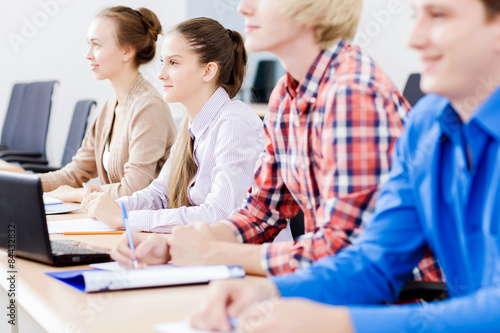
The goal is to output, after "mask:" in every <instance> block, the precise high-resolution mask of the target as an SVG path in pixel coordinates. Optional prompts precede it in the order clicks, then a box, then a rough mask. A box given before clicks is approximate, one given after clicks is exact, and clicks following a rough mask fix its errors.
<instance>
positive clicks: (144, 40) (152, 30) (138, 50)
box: [97, 6, 162, 67]
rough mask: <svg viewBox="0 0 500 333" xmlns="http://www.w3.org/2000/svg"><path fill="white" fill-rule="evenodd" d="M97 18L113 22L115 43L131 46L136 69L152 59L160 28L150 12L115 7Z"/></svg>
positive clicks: (142, 9) (156, 19) (103, 11)
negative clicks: (114, 25) (105, 18)
mask: <svg viewBox="0 0 500 333" xmlns="http://www.w3.org/2000/svg"><path fill="white" fill-rule="evenodd" d="M97 17H107V18H110V19H112V20H114V21H115V23H116V28H115V33H116V41H117V43H118V45H120V46H122V47H123V46H131V47H133V48H134V49H135V58H134V62H135V64H136V66H137V67H139V66H140V65H142V64H146V63H148V62H150V61H151V60H153V59H154V57H155V54H156V41H157V40H158V35H159V34H161V32H162V27H161V24H160V21H159V20H158V17H157V16H156V14H155V13H153V12H152V11H151V10H149V9H147V8H137V9H136V10H134V9H132V8H130V7H126V6H116V7H110V8H105V9H103V10H102V11H101V12H100V13H99V14H97Z"/></svg>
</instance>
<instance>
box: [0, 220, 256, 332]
mask: <svg viewBox="0 0 500 333" xmlns="http://www.w3.org/2000/svg"><path fill="white" fill-rule="evenodd" d="M79 217H82V218H84V217H86V214H84V213H70V214H64V215H54V216H49V220H61V219H74V218H79ZM120 237H121V235H81V236H63V235H51V238H52V239H76V240H81V241H85V242H87V243H93V244H96V245H101V246H106V247H113V246H114V245H115V243H116V242H117V241H118V240H119V239H120ZM7 259H8V257H7V254H6V252H4V251H0V286H1V293H0V294H1V295H0V297H1V298H0V299H1V300H2V302H0V304H1V305H0V308H2V309H3V310H1V311H2V312H1V313H0V317H1V318H2V319H1V321H2V322H1V323H0V331H2V332H4V330H3V329H2V328H3V327H7V329H8V327H9V326H10V325H5V323H6V321H7V319H5V318H6V313H7V312H6V311H7V310H6V305H5V304H6V302H7V300H8V299H7V297H6V294H7V290H8V289H9V288H8V281H7V280H6V276H7V271H8V269H7V267H8V266H7ZM15 266H16V270H17V286H16V302H17V306H18V308H17V315H18V324H19V326H18V327H19V332H29V333H32V332H51V333H52V332H56V333H70V332H75V333H76V332H82V333H83V332H155V331H154V329H153V327H154V325H156V324H159V323H164V322H169V321H178V320H183V319H184V316H185V315H186V314H187V313H189V312H190V311H191V310H192V309H193V307H194V306H195V305H197V304H198V303H199V302H200V300H201V299H202V298H203V296H204V293H205V290H206V288H207V286H206V285H196V286H183V287H164V288H152V289H136V290H123V291H114V292H100V293H95V294H86V293H83V292H81V291H79V290H77V289H75V288H73V287H71V286H69V285H66V284H65V283H62V282H61V281H58V280H56V279H54V278H52V277H49V276H47V275H46V274H45V272H51V271H60V270H73V269H84V268H86V266H73V267H65V268H56V267H52V266H48V265H44V264H40V263H36V262H33V261H29V260H23V259H21V258H16V262H15ZM251 278H255V277H251ZM4 302H5V303H4ZM7 332H8V331H7Z"/></svg>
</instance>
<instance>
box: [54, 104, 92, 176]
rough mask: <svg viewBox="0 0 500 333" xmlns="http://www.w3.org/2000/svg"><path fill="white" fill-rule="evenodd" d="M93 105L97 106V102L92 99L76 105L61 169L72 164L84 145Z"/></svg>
mask: <svg viewBox="0 0 500 333" xmlns="http://www.w3.org/2000/svg"><path fill="white" fill-rule="evenodd" d="M93 105H96V101H93V100H90V99H84V100H81V101H78V102H77V103H76V105H75V110H74V111H73V118H72V120H71V126H70V127H69V132H68V138H67V139H66V147H65V148H64V153H63V157H62V161H61V167H63V166H65V165H66V164H68V163H69V162H71V159H72V158H73V156H75V155H76V152H77V151H78V149H79V148H80V146H81V145H82V141H83V138H84V137H85V131H86V129H87V118H88V117H89V113H90V110H91V109H92V106H93Z"/></svg>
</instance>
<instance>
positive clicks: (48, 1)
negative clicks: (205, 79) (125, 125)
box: [0, 0, 185, 165]
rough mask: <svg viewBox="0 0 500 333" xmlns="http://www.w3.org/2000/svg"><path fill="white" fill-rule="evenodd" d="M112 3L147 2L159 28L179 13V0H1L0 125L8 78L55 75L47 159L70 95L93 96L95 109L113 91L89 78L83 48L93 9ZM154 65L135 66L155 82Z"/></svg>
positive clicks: (58, 151)
mask: <svg viewBox="0 0 500 333" xmlns="http://www.w3.org/2000/svg"><path fill="white" fill-rule="evenodd" d="M5 5H6V6H7V8H5ZM115 5H125V6H130V7H132V8H137V7H147V8H149V9H151V10H153V11H154V12H155V13H156V14H157V15H158V17H159V19H160V21H161V23H162V25H163V27H164V29H167V28H168V27H170V26H172V25H174V24H176V23H178V22H180V21H182V20H183V19H184V18H185V2H184V0H182V1H180V0H175V1H173V0H168V1H165V0H163V1H161V0H141V1H138V0H135V1H133V0H121V1H118V0H86V1H81V0H80V1H76V0H23V1H9V2H6V3H5V4H4V8H3V10H2V11H1V12H0V31H1V33H0V50H1V51H0V73H1V80H0V128H2V127H1V126H3V121H4V117H5V113H6V111H7V106H8V103H9V98H10V93H11V89H12V85H13V83H15V82H29V81H38V80H39V81H42V80H51V79H56V80H58V81H59V82H60V85H59V89H58V91H57V94H56V99H55V101H54V107H53V109H52V114H51V120H50V124H49V134H48V138H47V156H48V158H49V161H50V162H51V164H56V165H57V164H59V163H60V161H61V158H62V153H63V150H64V144H65V142H66V136H67V132H68V130H69V124H70V122H71V116H72V113H73V108H74V105H75V103H76V101H77V100H79V99H84V98H92V99H95V100H96V101H97V102H98V108H97V110H100V107H102V105H103V104H104V101H105V100H106V99H107V98H108V97H109V96H110V95H111V94H113V90H112V88H111V84H110V83H109V81H107V80H104V81H97V80H96V79H95V78H94V74H93V73H92V72H91V71H90V67H89V62H88V60H86V59H85V53H86V51H87V40H86V36H87V28H88V26H89V24H90V22H91V21H92V19H93V18H94V16H95V14H96V13H97V12H99V10H100V9H102V8H104V7H108V6H115ZM37 25H38V26H37ZM160 43H161V41H160ZM160 43H159V45H161V44H160ZM159 66H160V64H159V60H154V61H153V63H152V64H148V65H147V66H144V68H142V69H141V71H142V72H143V73H144V74H145V76H146V77H147V79H148V80H149V81H150V82H151V83H154V84H158V80H157V79H156V73H157V72H158V70H159V68H160V67H159ZM159 87H160V86H159V84H158V88H159ZM95 112H97V111H95ZM92 117H95V113H94V114H93V115H92Z"/></svg>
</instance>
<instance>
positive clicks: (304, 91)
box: [223, 40, 410, 275]
mask: <svg viewBox="0 0 500 333" xmlns="http://www.w3.org/2000/svg"><path fill="white" fill-rule="evenodd" d="M409 107H410V106H409V104H408V102H407V101H406V100H405V99H404V98H403V97H402V96H401V95H400V93H399V92H398V91H397V89H396V87H395V86H394V85H393V83H392V82H391V81H390V79H389V78H388V77H387V76H386V75H385V74H384V73H383V72H382V70H381V69H380V68H379V67H378V66H377V65H376V64H375V63H374V62H373V60H372V59H371V58H370V57H369V56H367V55H366V54H365V53H363V52H362V51H361V50H360V49H359V48H357V47H353V46H350V45H348V44H346V43H345V42H344V41H343V40H340V41H339V42H338V43H337V44H336V45H335V46H334V47H332V48H330V49H328V50H323V51H322V52H321V53H320V54H319V55H318V57H317V58H316V60H315V62H314V64H313V65H312V66H311V68H310V70H309V72H308V74H307V76H306V78H305V79H304V80H303V81H302V82H300V83H299V82H297V81H296V80H294V79H293V78H292V77H291V76H289V75H287V76H285V77H283V78H282V79H281V80H280V81H279V82H278V84H277V86H276V88H275V89H274V91H273V93H272V96H271V99H270V102H269V110H268V113H267V115H266V119H265V125H264V132H265V147H264V152H263V154H262V155H261V157H260V159H259V161H258V163H257V169H256V173H255V179H254V185H253V188H252V190H251V193H250V195H249V197H248V198H247V201H246V203H245V204H244V206H243V208H242V209H241V210H239V211H238V212H236V213H235V214H233V215H232V216H230V217H229V218H228V219H227V220H226V221H224V222H223V223H225V224H226V225H227V226H229V227H230V228H232V230H233V232H234V234H235V236H236V238H237V240H238V241H239V242H242V243H256V244H262V243H266V244H264V245H263V246H262V252H261V266H262V268H263V269H264V270H265V271H266V272H267V274H271V275H274V274H281V273H285V272H290V271H294V270H295V269H297V268H299V267H301V266H306V265H308V264H309V263H311V262H312V261H314V260H317V259H319V258H321V257H324V256H327V255H332V254H335V253H336V252H337V251H339V250H340V249H342V248H343V247H345V246H347V245H349V244H350V243H351V242H352V241H353V239H354V238H355V237H356V236H357V235H358V234H359V233H360V231H361V228H362V226H363V224H364V223H365V222H366V221H367V219H368V217H369V215H370V213H371V212H372V211H373V208H374V204H375V200H376V193H377V190H378V186H379V184H380V183H382V182H383V181H384V180H385V178H386V176H387V174H388V172H389V169H390V160H391V151H392V146H393V144H394V142H395V140H396V138H397V137H398V136H399V134H400V133H401V131H402V127H403V120H404V119H405V117H406V113H407V111H408V109H409ZM299 207H300V209H302V211H303V212H304V223H305V234H304V235H303V236H301V237H300V238H299V239H297V240H296V241H295V242H280V243H268V242H270V241H272V240H273V239H274V237H275V236H276V235H277V234H278V232H279V231H280V230H281V229H283V228H285V227H286V223H287V219H289V218H291V217H293V216H295V215H296V214H297V212H298V211H299Z"/></svg>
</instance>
